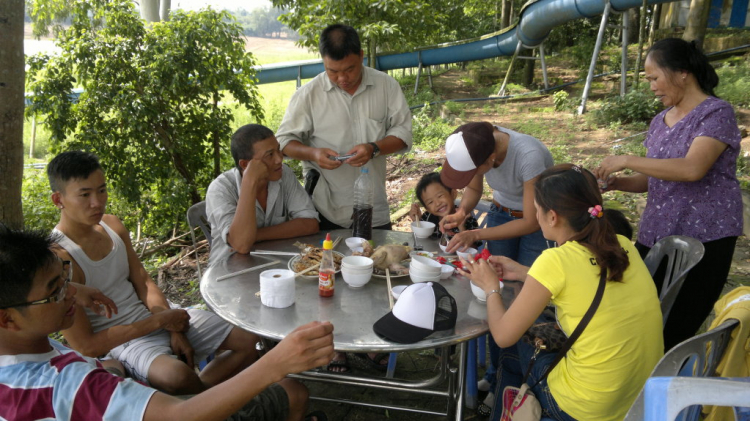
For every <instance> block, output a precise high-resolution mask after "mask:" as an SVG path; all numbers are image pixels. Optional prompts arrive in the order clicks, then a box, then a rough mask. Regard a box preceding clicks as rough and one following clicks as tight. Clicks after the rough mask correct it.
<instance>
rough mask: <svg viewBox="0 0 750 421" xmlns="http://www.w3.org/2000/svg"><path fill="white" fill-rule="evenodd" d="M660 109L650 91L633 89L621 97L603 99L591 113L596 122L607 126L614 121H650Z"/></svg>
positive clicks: (625, 122)
mask: <svg viewBox="0 0 750 421" xmlns="http://www.w3.org/2000/svg"><path fill="white" fill-rule="evenodd" d="M660 109H661V103H660V102H659V100H657V99H656V97H654V95H653V94H652V93H650V92H648V93H646V92H643V91H639V90H633V91H630V92H628V93H626V94H625V96H623V97H621V96H619V95H617V96H612V97H609V98H607V99H605V100H604V102H603V104H602V105H601V107H599V108H598V109H597V110H595V111H594V113H593V115H594V120H595V121H596V122H597V124H600V125H605V126H608V125H610V124H612V123H613V122H615V121H619V122H620V123H622V124H627V123H633V122H646V121H650V120H651V119H652V118H654V116H655V115H656V114H657V113H658V112H659V110H660Z"/></svg>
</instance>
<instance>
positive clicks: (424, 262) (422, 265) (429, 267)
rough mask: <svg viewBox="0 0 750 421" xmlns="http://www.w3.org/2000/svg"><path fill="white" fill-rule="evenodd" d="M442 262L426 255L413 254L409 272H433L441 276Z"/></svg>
mask: <svg viewBox="0 0 750 421" xmlns="http://www.w3.org/2000/svg"><path fill="white" fill-rule="evenodd" d="M440 266H442V265H441V264H440V263H438V262H436V261H434V260H432V259H430V258H429V257H424V256H412V258H411V263H410V264H409V272H417V273H422V274H425V275H427V274H433V275H438V276H440Z"/></svg>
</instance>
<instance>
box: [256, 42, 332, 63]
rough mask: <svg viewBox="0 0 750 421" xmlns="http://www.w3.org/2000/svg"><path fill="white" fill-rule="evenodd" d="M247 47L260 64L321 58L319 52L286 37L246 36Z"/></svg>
mask: <svg viewBox="0 0 750 421" xmlns="http://www.w3.org/2000/svg"><path fill="white" fill-rule="evenodd" d="M245 49H246V50H247V51H250V52H252V53H253V55H254V56H255V58H256V59H257V60H258V62H259V63H260V64H272V63H283V62H285V61H298V60H310V59H316V58H319V56H318V54H317V53H314V52H310V51H308V50H307V49H306V48H300V47H298V46H296V45H295V44H294V41H290V40H288V39H285V38H257V37H245Z"/></svg>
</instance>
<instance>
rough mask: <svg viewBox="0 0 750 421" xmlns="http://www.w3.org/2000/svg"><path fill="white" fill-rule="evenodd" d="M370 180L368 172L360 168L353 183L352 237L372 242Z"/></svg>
mask: <svg viewBox="0 0 750 421" xmlns="http://www.w3.org/2000/svg"><path fill="white" fill-rule="evenodd" d="M372 194H373V193H372V180H371V179H370V174H369V170H368V169H367V168H364V167H363V168H362V170H361V172H360V174H359V177H357V181H355V182H354V213H353V215H352V218H353V219H354V223H353V224H352V237H360V238H364V239H365V240H372V202H373V199H372Z"/></svg>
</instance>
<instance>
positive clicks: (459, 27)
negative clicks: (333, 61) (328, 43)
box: [271, 0, 476, 51]
mask: <svg viewBox="0 0 750 421" xmlns="http://www.w3.org/2000/svg"><path fill="white" fill-rule="evenodd" d="M271 3H272V4H273V5H274V6H275V7H283V8H285V9H287V10H289V12H288V13H286V14H284V15H282V16H281V17H280V20H281V22H283V23H284V24H286V25H287V26H289V27H290V28H292V29H294V30H296V31H297V32H298V33H299V34H300V37H301V39H300V41H299V42H300V44H301V45H303V46H306V47H310V48H314V49H317V46H318V38H319V35H320V32H321V31H322V30H323V28H325V27H326V26H327V25H329V24H331V23H334V22H340V23H344V24H347V25H351V26H352V27H354V28H355V29H356V30H357V31H358V32H359V35H360V37H361V38H362V41H363V44H364V45H363V48H364V50H365V51H375V49H374V48H372V47H376V48H377V50H378V51H405V50H407V49H411V48H415V47H423V46H426V45H431V44H437V43H440V42H445V41H446V40H451V39H455V40H457V39H461V38H462V37H469V36H476V33H475V32H473V28H474V25H472V23H474V21H473V20H471V19H470V18H468V17H466V15H465V14H464V8H463V4H462V3H459V2H455V1H452V0H414V1H408V2H401V1H387V0H375V1H370V0H351V1H346V2H344V1H340V0H272V2H271ZM435 28H440V30H439V31H438V30H435Z"/></svg>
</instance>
